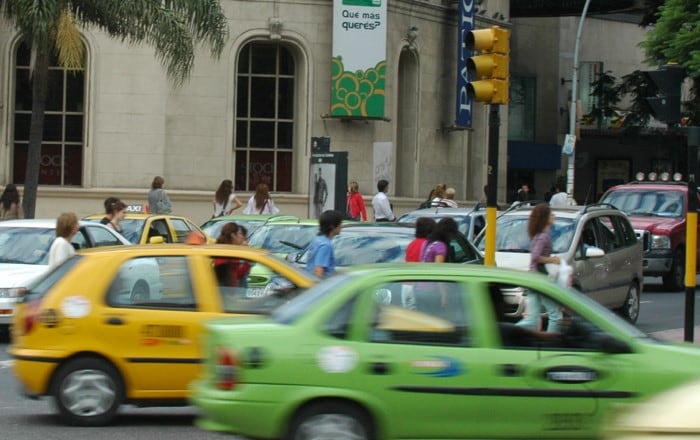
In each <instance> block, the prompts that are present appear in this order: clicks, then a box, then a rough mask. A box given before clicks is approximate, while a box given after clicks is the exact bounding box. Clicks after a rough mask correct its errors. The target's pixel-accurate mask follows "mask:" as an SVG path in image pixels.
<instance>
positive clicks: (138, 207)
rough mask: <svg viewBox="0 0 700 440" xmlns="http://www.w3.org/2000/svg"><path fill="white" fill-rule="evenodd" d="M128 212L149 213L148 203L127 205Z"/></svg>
mask: <svg viewBox="0 0 700 440" xmlns="http://www.w3.org/2000/svg"><path fill="white" fill-rule="evenodd" d="M126 213H127V214H148V213H149V212H148V205H145V204H133V205H126Z"/></svg>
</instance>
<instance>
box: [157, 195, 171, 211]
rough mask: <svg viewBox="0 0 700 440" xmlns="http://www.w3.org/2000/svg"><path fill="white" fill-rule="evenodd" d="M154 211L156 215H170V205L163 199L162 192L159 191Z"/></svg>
mask: <svg viewBox="0 0 700 440" xmlns="http://www.w3.org/2000/svg"><path fill="white" fill-rule="evenodd" d="M156 209H157V210H158V214H170V211H171V209H170V204H169V203H168V202H166V201H165V199H164V198H163V190H162V189H161V190H160V194H159V197H158V201H157V202H156Z"/></svg>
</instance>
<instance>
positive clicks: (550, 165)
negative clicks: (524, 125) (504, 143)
mask: <svg viewBox="0 0 700 440" xmlns="http://www.w3.org/2000/svg"><path fill="white" fill-rule="evenodd" d="M508 168H509V169H533V170H558V169H560V168H561V145H551V144H536V143H534V142H520V141H508Z"/></svg>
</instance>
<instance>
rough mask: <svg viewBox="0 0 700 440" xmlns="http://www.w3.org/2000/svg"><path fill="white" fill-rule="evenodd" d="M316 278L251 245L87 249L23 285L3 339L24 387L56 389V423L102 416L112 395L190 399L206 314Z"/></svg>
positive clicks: (256, 309) (34, 393)
mask: <svg viewBox="0 0 700 440" xmlns="http://www.w3.org/2000/svg"><path fill="white" fill-rule="evenodd" d="M253 268H255V269H257V270H256V272H255V275H253V276H251V275H250V271H251V270H252V269H253ZM315 282H316V280H315V279H314V278H313V277H312V276H310V275H308V274H306V273H305V272H302V271H300V270H298V269H296V268H295V267H293V266H291V265H289V264H288V263H286V262H285V261H283V260H281V259H278V258H277V257H275V256H273V255H272V254H270V253H269V252H267V251H264V250H260V249H255V248H251V247H240V246H232V245H218V244H214V245H202V246H189V245H186V244H167V245H166V244H150V245H134V246H115V247H110V248H101V249H95V250H90V249H88V250H85V251H83V252H81V253H80V254H79V255H76V256H74V257H72V258H71V259H69V260H67V261H66V262H65V263H64V264H62V265H61V266H59V267H58V268H56V269H55V270H53V271H51V272H49V273H47V274H46V275H44V276H42V277H41V278H39V279H38V280H37V281H36V282H34V283H33V284H32V285H30V286H29V287H28V288H27V290H26V291H25V292H23V293H22V294H21V296H20V298H19V301H18V304H17V311H16V313H15V316H14V321H13V330H12V331H13V334H12V344H11V346H10V348H9V350H8V351H9V353H10V355H11V356H12V357H13V358H14V359H15V362H14V372H15V375H16V376H17V378H18V379H19V382H20V383H21V385H22V387H23V391H24V394H25V395H27V396H29V397H34V398H36V397H39V396H50V397H51V398H53V399H54V400H55V403H56V407H57V409H58V411H59V414H60V417H61V419H62V420H63V421H64V422H65V423H68V424H72V425H81V426H96V425H104V424H108V423H110V422H111V421H112V420H113V419H114V417H115V415H116V413H117V411H118V409H119V407H120V405H121V404H134V405H139V406H162V405H164V404H167V405H168V406H172V405H177V404H182V405H186V404H187V401H186V398H187V397H188V394H189V393H188V389H187V385H188V383H189V382H190V381H192V380H193V379H194V378H195V377H197V375H198V374H199V372H200V367H201V363H202V351H203V350H202V347H200V339H201V337H202V331H203V321H205V320H207V319H209V318H212V317H217V316H222V315H227V314H250V313H265V312H269V311H270V310H271V309H272V308H273V307H275V306H276V305H277V304H279V303H280V302H284V301H286V299H288V298H289V297H292V296H295V295H296V294H297V293H298V292H300V291H302V290H304V289H306V288H308V287H310V286H312V285H313V284H315Z"/></svg>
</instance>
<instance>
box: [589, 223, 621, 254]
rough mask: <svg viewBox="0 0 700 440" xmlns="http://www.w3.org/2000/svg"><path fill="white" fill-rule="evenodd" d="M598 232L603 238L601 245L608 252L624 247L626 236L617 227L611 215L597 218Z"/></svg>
mask: <svg viewBox="0 0 700 440" xmlns="http://www.w3.org/2000/svg"><path fill="white" fill-rule="evenodd" d="M595 221H596V223H597V225H598V232H599V233H600V238H601V246H599V247H601V248H602V249H603V250H604V251H605V252H606V253H607V252H613V251H615V250H617V249H620V248H622V247H623V244H624V238H623V236H622V233H621V232H620V231H619V230H618V229H617V228H616V225H615V223H614V222H613V220H612V218H610V216H607V215H606V216H600V217H597V218H596V220H595Z"/></svg>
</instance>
